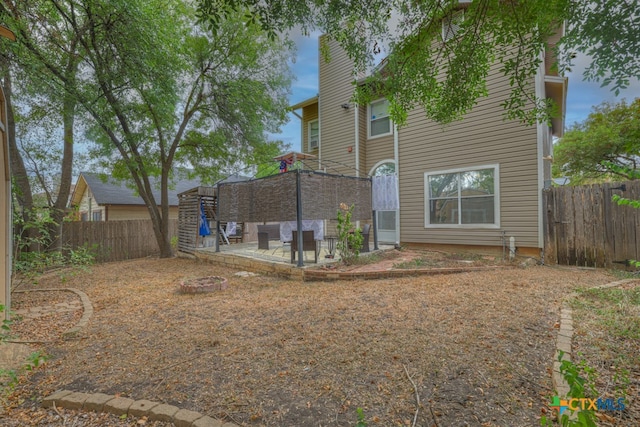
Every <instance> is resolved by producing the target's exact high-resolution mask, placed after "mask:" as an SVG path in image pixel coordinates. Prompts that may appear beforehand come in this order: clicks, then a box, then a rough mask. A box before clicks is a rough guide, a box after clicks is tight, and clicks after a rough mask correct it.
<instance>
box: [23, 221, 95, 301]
mask: <svg viewBox="0 0 640 427" xmlns="http://www.w3.org/2000/svg"><path fill="white" fill-rule="evenodd" d="M28 218H29V219H28V220H25V219H24V217H23V216H21V215H15V216H14V229H15V230H16V232H15V233H14V248H15V253H14V257H13V273H14V277H13V279H12V282H13V283H12V284H13V288H14V289H15V288H17V287H18V286H20V284H21V283H22V281H33V280H35V278H36V277H37V276H39V275H41V274H42V273H44V272H45V271H47V270H52V269H56V268H62V267H74V268H86V267H87V266H89V265H92V264H93V263H94V262H95V248H89V247H87V246H82V247H80V248H77V249H70V248H62V249H61V250H48V249H46V248H47V247H48V246H49V243H50V242H51V239H52V236H51V235H50V230H51V228H50V227H49V225H51V224H52V223H53V222H54V220H53V218H51V216H50V210H49V209H34V210H33V211H32V212H31V213H30V215H28ZM30 231H33V232H30Z"/></svg>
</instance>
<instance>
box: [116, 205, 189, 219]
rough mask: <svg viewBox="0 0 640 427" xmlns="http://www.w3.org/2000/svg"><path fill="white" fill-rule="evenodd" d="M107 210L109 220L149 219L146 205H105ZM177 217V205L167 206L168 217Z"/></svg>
mask: <svg viewBox="0 0 640 427" xmlns="http://www.w3.org/2000/svg"><path fill="white" fill-rule="evenodd" d="M107 209H108V211H109V221H124V220H128V219H151V217H150V216H149V210H148V209H147V207H146V206H126V205H120V206H118V205H111V206H107ZM177 218H178V207H177V206H170V207H169V219H177Z"/></svg>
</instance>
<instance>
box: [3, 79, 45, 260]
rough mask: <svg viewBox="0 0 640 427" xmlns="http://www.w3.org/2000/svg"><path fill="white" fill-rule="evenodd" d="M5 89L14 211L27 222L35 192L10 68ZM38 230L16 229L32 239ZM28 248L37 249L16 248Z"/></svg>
mask: <svg viewBox="0 0 640 427" xmlns="http://www.w3.org/2000/svg"><path fill="white" fill-rule="evenodd" d="M3 89H4V95H5V102H6V106H7V140H8V142H9V158H10V167H11V177H12V178H13V187H14V192H13V194H14V196H15V200H16V202H17V206H16V205H14V206H13V211H14V213H15V214H16V215H18V214H19V215H20V216H21V217H22V221H23V222H24V223H27V222H29V221H30V219H31V214H32V213H33V194H32V192H31V183H30V182H29V177H28V175H27V168H26V167H25V166H24V160H23V159H22V154H20V150H18V143H17V141H16V120H15V116H14V114H13V103H12V97H13V91H12V85H11V74H10V73H9V70H8V68H7V69H6V71H5V74H4V81H3ZM36 233H37V230H36V229H35V228H26V229H24V228H23V229H20V230H16V234H15V236H16V237H17V238H18V239H21V240H24V239H32V238H35V237H36ZM21 249H26V250H28V251H31V250H37V249H38V248H36V247H35V245H31V246H30V247H28V248H21V247H20V246H18V247H17V248H16V250H21Z"/></svg>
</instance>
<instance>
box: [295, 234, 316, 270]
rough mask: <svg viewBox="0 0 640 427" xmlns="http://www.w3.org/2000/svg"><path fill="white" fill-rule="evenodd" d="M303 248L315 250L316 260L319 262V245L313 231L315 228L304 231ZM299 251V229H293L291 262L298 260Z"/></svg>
mask: <svg viewBox="0 0 640 427" xmlns="http://www.w3.org/2000/svg"><path fill="white" fill-rule="evenodd" d="M302 250H303V251H313V254H314V256H315V262H316V264H317V263H318V245H317V243H316V239H315V236H314V233H313V230H309V231H303V232H302ZM297 252H298V231H297V230H293V231H292V237H291V263H292V264H293V262H294V261H295V260H296V253H297Z"/></svg>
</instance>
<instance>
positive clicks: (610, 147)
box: [553, 98, 640, 184]
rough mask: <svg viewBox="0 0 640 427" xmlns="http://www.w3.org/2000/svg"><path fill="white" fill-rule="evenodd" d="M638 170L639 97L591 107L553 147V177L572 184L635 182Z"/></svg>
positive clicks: (639, 145)
mask: <svg viewBox="0 0 640 427" xmlns="http://www.w3.org/2000/svg"><path fill="white" fill-rule="evenodd" d="M639 167H640V98H636V99H635V101H633V102H632V103H631V104H627V103H626V101H625V100H622V101H621V102H620V103H619V104H612V103H609V102H604V103H602V104H600V105H599V106H596V107H594V108H593V111H592V112H591V113H590V114H589V116H588V117H587V119H586V120H585V121H584V122H583V123H576V124H575V125H574V126H573V127H572V128H571V129H570V130H568V131H567V132H566V133H565V134H564V136H563V137H562V138H561V139H560V141H559V142H558V143H557V144H556V146H555V147H554V162H553V173H554V176H567V177H569V178H571V183H572V184H581V183H584V182H589V181H593V180H605V179H607V180H613V181H620V180H628V179H635V178H636V177H637V175H638V174H637V170H638V168H639Z"/></svg>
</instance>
